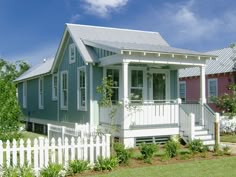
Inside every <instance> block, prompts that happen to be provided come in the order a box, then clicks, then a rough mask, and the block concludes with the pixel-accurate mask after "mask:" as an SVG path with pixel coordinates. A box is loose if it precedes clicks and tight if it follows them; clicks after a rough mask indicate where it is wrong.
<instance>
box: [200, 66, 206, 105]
mask: <svg viewBox="0 0 236 177" xmlns="http://www.w3.org/2000/svg"><path fill="white" fill-rule="evenodd" d="M200 102H201V104H205V103H206V73H205V66H201V74H200Z"/></svg>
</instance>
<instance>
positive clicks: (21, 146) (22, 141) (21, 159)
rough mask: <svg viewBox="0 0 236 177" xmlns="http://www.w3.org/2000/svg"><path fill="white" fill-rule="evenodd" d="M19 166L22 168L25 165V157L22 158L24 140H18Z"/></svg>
mask: <svg viewBox="0 0 236 177" xmlns="http://www.w3.org/2000/svg"><path fill="white" fill-rule="evenodd" d="M19 148H20V166H21V167H22V166H23V165H24V163H25V157H24V150H25V147H24V140H23V139H20V146H19Z"/></svg>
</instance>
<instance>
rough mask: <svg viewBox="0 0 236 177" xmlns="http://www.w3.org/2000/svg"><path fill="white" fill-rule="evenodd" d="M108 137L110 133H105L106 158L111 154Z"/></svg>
mask: <svg viewBox="0 0 236 177" xmlns="http://www.w3.org/2000/svg"><path fill="white" fill-rule="evenodd" d="M110 138H111V135H110V134H106V150H107V152H106V153H107V154H106V157H107V158H110V156H111V148H110Z"/></svg>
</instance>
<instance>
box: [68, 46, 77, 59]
mask: <svg viewBox="0 0 236 177" xmlns="http://www.w3.org/2000/svg"><path fill="white" fill-rule="evenodd" d="M75 59H76V47H75V44H70V46H69V63H70V64H71V63H74V62H75Z"/></svg>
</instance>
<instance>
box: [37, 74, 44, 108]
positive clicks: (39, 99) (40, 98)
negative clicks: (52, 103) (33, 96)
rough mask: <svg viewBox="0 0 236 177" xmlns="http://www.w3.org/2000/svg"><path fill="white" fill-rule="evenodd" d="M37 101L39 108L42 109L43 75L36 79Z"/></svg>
mask: <svg viewBox="0 0 236 177" xmlns="http://www.w3.org/2000/svg"><path fill="white" fill-rule="evenodd" d="M41 81H42V82H41ZM41 84H42V85H41ZM41 88H42V92H41ZM38 103H39V104H38V105H39V109H44V78H43V77H40V78H39V79H38Z"/></svg>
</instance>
